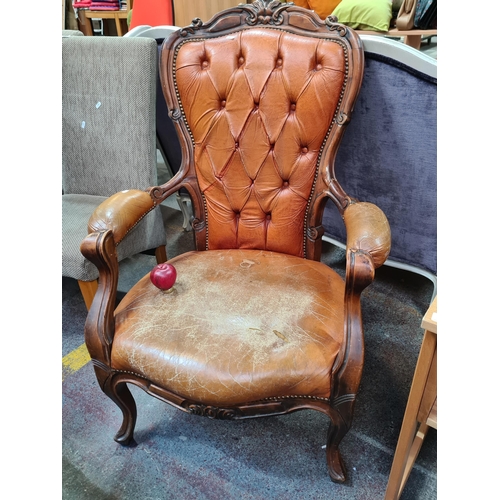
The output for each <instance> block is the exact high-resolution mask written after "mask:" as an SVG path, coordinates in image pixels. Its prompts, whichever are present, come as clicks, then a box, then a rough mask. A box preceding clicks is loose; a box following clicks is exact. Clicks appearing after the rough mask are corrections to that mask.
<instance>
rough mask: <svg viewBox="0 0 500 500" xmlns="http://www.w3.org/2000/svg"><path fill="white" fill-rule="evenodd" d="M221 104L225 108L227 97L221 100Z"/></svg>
mask: <svg viewBox="0 0 500 500" xmlns="http://www.w3.org/2000/svg"><path fill="white" fill-rule="evenodd" d="M220 105H221V106H222V107H223V108H225V107H226V100H225V99H222V101H221V102H220Z"/></svg>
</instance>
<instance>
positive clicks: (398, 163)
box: [323, 52, 437, 276]
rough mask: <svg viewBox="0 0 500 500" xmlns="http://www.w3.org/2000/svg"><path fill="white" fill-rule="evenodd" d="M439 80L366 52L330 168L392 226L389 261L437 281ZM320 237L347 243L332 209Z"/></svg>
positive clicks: (351, 192) (329, 207)
mask: <svg viewBox="0 0 500 500" xmlns="http://www.w3.org/2000/svg"><path fill="white" fill-rule="evenodd" d="M436 111H437V79H435V78H432V77H430V76H428V75H425V74H423V73H420V72H419V71H416V70H415V69H413V68H410V67H409V66H406V65H404V64H402V63H400V62H397V61H395V60H393V59H390V58H387V57H385V56H381V55H379V54H370V53H369V52H365V75H364V79H363V85H362V88H361V92H360V95H359V98H358V101H357V103H356V108H355V110H354V113H353V117H352V120H351V123H350V124H349V125H348V126H347V129H346V132H345V135H344V137H343V140H342V142H341V144H340V148H339V151H338V154H337V158H336V161H335V171H336V176H337V179H338V180H339V182H340V184H341V186H342V187H343V188H344V190H345V191H346V192H347V194H349V195H350V196H351V197H354V198H357V199H359V200H361V201H370V202H373V203H375V204H376V205H378V206H379V207H380V208H381V209H382V210H383V211H384V212H385V214H386V216H387V218H388V220H389V223H390V225H391V232H392V249H391V253H390V256H389V258H390V259H392V260H393V261H396V262H400V263H404V264H406V265H409V266H414V267H418V268H420V269H423V270H425V271H427V272H430V273H431V274H433V275H436V276H437V219H436V213H437V195H436V176H437V144H436V142H437V129H436V127H437V118H436ZM323 225H324V227H325V235H326V236H330V237H331V238H334V239H336V240H338V241H341V242H345V228H344V224H343V222H342V220H341V218H340V216H339V214H338V211H337V209H336V208H335V207H334V205H333V203H330V202H328V204H327V207H326V209H325V214H324V218H323Z"/></svg>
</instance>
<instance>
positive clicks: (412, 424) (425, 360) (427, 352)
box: [385, 330, 437, 500]
mask: <svg viewBox="0 0 500 500" xmlns="http://www.w3.org/2000/svg"><path fill="white" fill-rule="evenodd" d="M436 344H437V337H436V335H435V334H434V333H432V332H429V331H427V330H426V331H425V334H424V339H423V341H422V347H421V348H420V354H419V356H418V360H417V366H416V368H415V374H414V376H413V382H412V385H411V389H410V395H409V397H408V403H407V405H406V411H405V414H404V418H403V424H402V426H401V431H400V434H399V439H398V444H397V446H396V452H395V454H394V460H393V462H392V467H391V473H390V475H389V482H388V484H387V490H386V492H385V500H397V499H398V498H399V496H400V494H401V490H402V486H403V478H404V473H405V466H406V464H407V463H408V461H409V457H410V452H411V449H412V445H413V443H414V439H415V434H416V432H417V426H418V420H417V415H418V411H419V408H420V403H421V401H422V397H423V395H424V390H425V386H426V383H427V378H428V376H429V372H430V369H431V365H432V361H433V358H434V353H435V350H436ZM424 424H425V422H424ZM425 431H426V429H425ZM408 473H409V472H408Z"/></svg>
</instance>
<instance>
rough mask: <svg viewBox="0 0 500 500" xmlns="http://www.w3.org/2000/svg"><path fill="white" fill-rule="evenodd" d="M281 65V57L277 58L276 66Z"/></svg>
mask: <svg viewBox="0 0 500 500" xmlns="http://www.w3.org/2000/svg"><path fill="white" fill-rule="evenodd" d="M282 65H283V59H281V58H279V59H278V60H277V61H276V66H282Z"/></svg>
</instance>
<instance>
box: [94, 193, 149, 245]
mask: <svg viewBox="0 0 500 500" xmlns="http://www.w3.org/2000/svg"><path fill="white" fill-rule="evenodd" d="M155 206H156V203H155V202H154V201H153V200H152V198H151V196H150V195H149V194H148V193H146V192H145V191H140V190H139V189H130V190H127V191H120V192H119V193H116V194H114V195H113V196H110V197H109V198H108V199H107V200H106V201H103V202H102V203H101V204H100V205H99V206H98V207H97V208H96V209H95V210H94V213H93V214H92V215H91V217H90V219H89V223H88V231H89V233H91V232H94V231H97V232H100V231H106V230H108V229H111V231H112V232H113V238H114V240H115V242H116V244H118V243H120V241H122V240H123V238H124V237H125V235H126V234H127V233H128V232H129V231H130V230H131V229H132V228H133V227H134V226H135V225H136V224H137V223H138V222H139V221H140V220H141V219H143V218H144V217H145V216H146V215H147V214H148V213H149V212H151V210H153V209H154V208H155Z"/></svg>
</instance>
